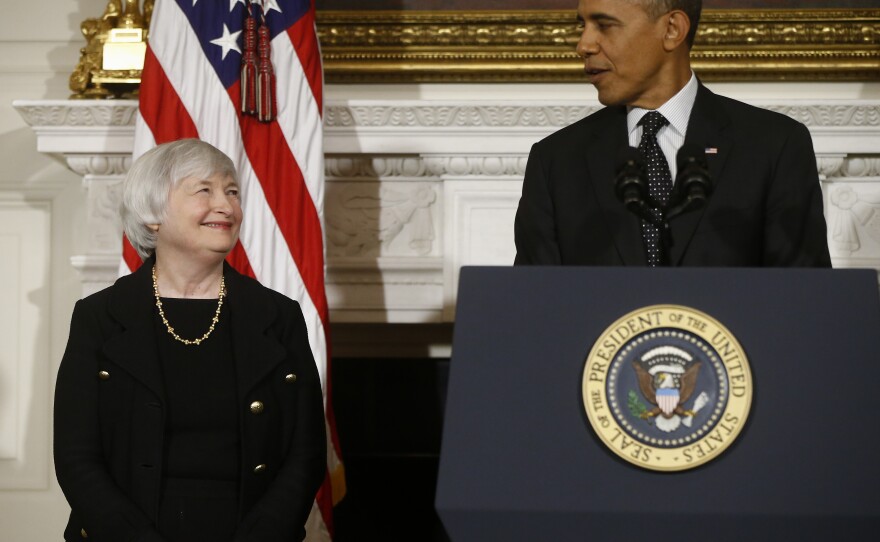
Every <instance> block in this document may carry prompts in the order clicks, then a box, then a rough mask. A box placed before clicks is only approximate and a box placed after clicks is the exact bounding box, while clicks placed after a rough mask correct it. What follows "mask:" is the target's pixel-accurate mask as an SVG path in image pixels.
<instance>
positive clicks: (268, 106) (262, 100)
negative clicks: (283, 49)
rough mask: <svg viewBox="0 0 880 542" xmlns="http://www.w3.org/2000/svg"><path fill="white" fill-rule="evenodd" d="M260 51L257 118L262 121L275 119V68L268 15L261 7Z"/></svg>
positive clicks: (258, 33)
mask: <svg viewBox="0 0 880 542" xmlns="http://www.w3.org/2000/svg"><path fill="white" fill-rule="evenodd" d="M260 23H261V24H260V28H259V29H258V30H257V35H258V45H257V47H258V49H257V50H258V53H259V57H260V63H259V68H258V71H259V74H258V75H257V119H258V120H259V121H260V122H272V121H273V120H275V70H273V69H272V49H271V47H272V45H271V35H270V33H269V25H268V24H266V15H265V13H264V12H263V9H262V8H260Z"/></svg>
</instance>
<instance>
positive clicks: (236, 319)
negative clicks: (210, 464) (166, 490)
mask: <svg viewBox="0 0 880 542" xmlns="http://www.w3.org/2000/svg"><path fill="white" fill-rule="evenodd" d="M152 264H153V261H152V260H149V261H147V262H146V263H145V264H144V265H143V266H142V267H141V268H140V269H139V270H138V271H136V272H135V273H133V274H132V275H129V276H127V277H123V278H121V279H119V280H118V281H116V283H115V284H114V285H113V286H111V287H110V288H107V289H105V290H103V291H101V292H98V293H96V294H93V295H91V296H89V297H87V298H85V299H82V300H80V301H78V302H77V304H76V306H75V307H74V311H73V317H72V321H71V325H70V338H69V340H68V343H67V349H66V350H65V352H64V358H63V359H62V361H61V367H60V369H59V371H58V381H57V385H56V388H55V439H54V454H55V470H56V474H57V476H58V483H59V484H60V486H61V489H62V490H63V491H64V494H65V496H66V497H67V500H68V502H69V503H70V506H71V509H72V512H71V516H70V521H69V523H68V525H67V529H66V530H65V532H64V537H65V540H68V541H72V540H81V539H82V538H81V530H85V532H86V533H87V534H88V538H89V540H95V541H98V542H100V541H108V542H125V541H135V540H137V541H160V540H162V537H161V536H160V535H159V533H158V532H157V531H156V530H155V525H156V521H157V514H158V508H159V499H160V491H161V479H162V470H163V469H162V458H163V437H164V431H165V419H166V412H165V406H164V399H163V397H164V393H163V383H162V375H161V371H160V365H159V359H158V351H157V345H156V336H155V333H156V332H155V329H156V328H155V325H154V321H153V318H154V317H155V316H154V313H153V311H155V310H156V308H155V305H154V303H155V299H154V297H153V292H152V282H151V276H150V271H151V269H152ZM224 275H225V277H226V285H227V291H228V294H227V298H226V302H225V304H224V308H225V307H226V306H227V304H228V307H229V313H228V314H229V316H231V319H232V320H231V329H232V340H233V350H234V352H233V355H234V358H235V370H236V375H237V376H236V378H237V387H238V390H237V393H238V401H239V404H240V409H239V411H240V413H241V414H240V418H239V419H240V421H239V427H240V431H241V442H242V449H241V458H242V464H241V474H240V510H241V512H240V518H239V520H240V521H239V528H238V531H237V532H236V537H235V540H236V541H266V542H269V541H278V542H281V541H284V542H289V541H290V540H296V539H301V538H303V537H304V535H305V531H304V529H303V525H304V524H305V521H306V518H307V517H308V514H309V511H310V509H311V507H312V502H313V500H314V497H315V494H316V492H317V490H318V487H319V486H320V484H321V482H322V480H323V478H324V474H325V470H326V437H325V429H324V411H323V400H322V396H321V384H320V380H319V377H318V371H317V368H316V366H315V362H314V359H313V357H312V353H311V350H310V349H309V344H308V339H307V334H306V326H305V322H304V320H303V316H302V312H301V310H300V308H299V305H298V304H297V303H296V302H295V301H291V300H290V299H288V298H287V297H285V296H283V295H281V294H279V293H276V292H274V291H272V290H269V289H268V288H265V287H264V286H262V285H260V284H259V283H258V282H257V281H255V280H252V279H250V278H247V277H244V276H242V275H240V274H238V273H237V272H235V271H234V270H233V269H232V268H230V267H229V266H225V270H224ZM221 317H222V316H221ZM290 375H293V376H290ZM192 393H194V394H198V393H199V390H197V389H194V390H192ZM254 401H261V402H262V403H263V405H264V408H263V410H262V412H260V413H258V414H254V413H252V412H251V410H250V405H251V403H252V402H254ZM258 465H262V467H260V468H257V466H258Z"/></svg>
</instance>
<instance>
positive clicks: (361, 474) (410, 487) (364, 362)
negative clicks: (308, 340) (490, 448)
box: [332, 358, 449, 542]
mask: <svg viewBox="0 0 880 542" xmlns="http://www.w3.org/2000/svg"><path fill="white" fill-rule="evenodd" d="M448 375H449V359H438V358H418V359H414V358H384V359H383V358H334V359H333V364H332V379H333V408H334V413H335V415H336V428H337V430H338V432H339V440H340V446H341V447H342V458H343V461H344V463H345V473H346V486H347V492H346V496H345V498H344V499H343V500H342V502H341V503H339V504H338V505H337V506H336V508H335V510H334V523H335V524H336V533H335V534H336V536H335V537H334V541H335V542H363V541H365V540H380V541H382V542H394V541H397V540H400V541H407V542H411V541H418V542H446V541H448V540H449V538H448V537H447V536H446V533H445V531H444V530H443V526H442V524H441V523H440V520H439V518H438V517H437V513H436V512H435V511H434V493H435V491H436V488H437V469H438V467H439V460H440V437H441V433H442V429H443V411H444V407H445V398H446V385H447V380H448Z"/></svg>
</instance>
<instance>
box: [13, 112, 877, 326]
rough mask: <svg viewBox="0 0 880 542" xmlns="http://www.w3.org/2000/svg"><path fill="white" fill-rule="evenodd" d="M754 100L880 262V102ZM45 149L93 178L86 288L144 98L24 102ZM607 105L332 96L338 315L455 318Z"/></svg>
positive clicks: (329, 201) (848, 253)
mask: <svg viewBox="0 0 880 542" xmlns="http://www.w3.org/2000/svg"><path fill="white" fill-rule="evenodd" d="M755 105H758V106H761V107H765V108H768V109H772V110H776V111H779V112H781V113H783V114H786V115H788V116H791V117H793V118H796V119H797V120H799V121H801V122H803V123H804V124H806V125H807V126H808V127H809V129H810V131H811V133H812V136H813V141H814V146H815V150H816V155H817V162H818V164H819V169H820V173H821V177H822V179H821V182H822V186H823V189H824V193H825V212H826V217H827V219H828V224H829V243H830V245H831V249H832V257H833V259H834V263H835V265H836V266H838V267H870V268H877V269H880V144H878V141H880V101H868V100H846V101H843V100H839V101H829V100H825V101H822V100H810V101H795V100H776V101H763V102H758V103H755ZM14 107H15V108H16V110H18V112H19V113H20V114H21V116H22V117H23V118H24V119H25V121H26V122H27V123H28V124H29V125H30V126H31V127H32V129H33V130H34V132H35V133H36V136H37V149H38V150H39V151H40V152H43V153H48V154H53V155H57V156H60V157H63V158H64V159H65V160H66V163H67V164H68V166H69V167H70V168H71V169H72V170H73V171H75V172H77V173H78V174H80V175H82V176H83V179H84V186H85V187H86V190H87V194H88V196H87V205H88V209H87V216H88V221H89V222H88V227H89V243H88V247H89V248H88V251H87V253H86V254H82V255H78V256H76V257H74V258H73V261H72V264H73V265H74V266H75V267H77V269H79V270H80V271H81V272H82V277H83V287H84V293H89V292H91V291H94V290H96V289H98V288H101V287H103V286H104V285H106V284H108V283H109V282H111V281H112V280H113V278H114V277H115V275H116V262H118V239H119V225H118V223H117V222H116V219H115V209H116V202H117V201H118V183H119V181H120V180H121V178H122V177H123V176H124V174H125V172H126V171H127V170H128V167H129V165H130V161H131V160H130V153H131V149H132V147H133V141H134V124H135V118H136V114H137V102H136V101H133V100H116V101H90V100H18V101H16V102H14ZM598 107H600V106H599V104H598V103H583V102H562V101H560V102H548V101H528V102H526V101H521V102H508V101H498V102H488V101H479V102H477V101H466V100H460V101H395V102H390V101H346V102H329V103H328V104H327V105H326V109H325V113H324V124H325V137H324V151H325V156H326V160H325V173H326V181H327V185H326V186H327V190H326V197H325V221H326V224H325V226H326V247H327V255H328V279H327V289H328V298H329V301H330V306H331V317H332V319H333V320H334V321H335V322H343V323H344V322H391V323H410V322H418V323H437V322H450V321H452V319H453V314H454V305H455V292H456V290H457V277H458V269H459V268H460V267H461V266H462V265H509V264H510V263H511V262H512V260H513V255H514V247H513V216H514V212H515V210H516V205H517V202H518V200H519V192H520V189H521V182H522V176H523V173H524V171H525V165H526V159H527V156H528V152H529V148H530V147H531V145H532V144H533V143H534V142H535V141H537V140H539V139H540V138H542V137H544V136H545V135H547V134H549V133H551V132H553V131H555V130H557V129H559V128H561V127H563V126H566V125H568V124H570V123H572V122H574V121H576V120H578V119H580V118H582V117H583V116H585V115H587V114H589V113H591V112H592V111H594V110H596V109H597V108H598Z"/></svg>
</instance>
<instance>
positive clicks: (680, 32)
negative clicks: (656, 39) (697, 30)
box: [663, 10, 691, 52]
mask: <svg viewBox="0 0 880 542" xmlns="http://www.w3.org/2000/svg"><path fill="white" fill-rule="evenodd" d="M665 17H666V34H664V35H663V48H664V49H666V51H667V52H672V51H674V50H675V49H677V48H678V47H680V46H681V45H682V44H685V46H686V43H685V42H686V41H687V35H688V32H690V29H691V21H690V19H688V16H687V15H686V14H685V12H683V11H680V10H675V11H670V12H669V13H667V14H666V15H665Z"/></svg>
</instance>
